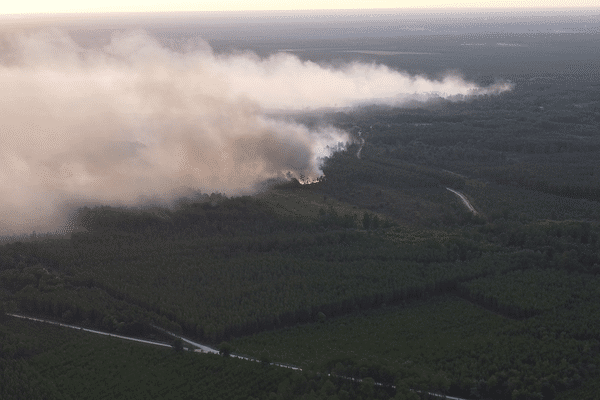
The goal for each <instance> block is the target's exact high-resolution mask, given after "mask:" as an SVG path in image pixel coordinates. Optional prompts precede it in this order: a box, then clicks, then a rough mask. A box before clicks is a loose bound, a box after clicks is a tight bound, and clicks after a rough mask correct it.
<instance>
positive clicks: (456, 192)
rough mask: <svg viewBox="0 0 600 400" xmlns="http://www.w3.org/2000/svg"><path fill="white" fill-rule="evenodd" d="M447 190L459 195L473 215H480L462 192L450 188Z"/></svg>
mask: <svg viewBox="0 0 600 400" xmlns="http://www.w3.org/2000/svg"><path fill="white" fill-rule="evenodd" d="M446 189H448V190H449V191H451V192H452V193H454V194H455V195H457V196H458V197H459V198H460V199H461V200H462V202H463V203H464V205H465V206H467V208H468V209H469V210H470V211H471V212H472V213H473V215H477V214H478V213H477V211H476V210H475V208H473V206H472V205H471V203H469V200H468V199H467V198H466V196H465V195H464V194H462V193H461V192H459V191H457V190H454V189H450V188H449V187H447V188H446Z"/></svg>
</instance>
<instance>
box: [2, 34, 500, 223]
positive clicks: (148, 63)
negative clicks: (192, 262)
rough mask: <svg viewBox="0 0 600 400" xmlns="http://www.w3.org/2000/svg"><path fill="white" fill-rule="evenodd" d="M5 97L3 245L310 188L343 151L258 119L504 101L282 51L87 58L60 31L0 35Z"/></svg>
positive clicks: (155, 47) (119, 50)
mask: <svg viewBox="0 0 600 400" xmlns="http://www.w3.org/2000/svg"><path fill="white" fill-rule="evenodd" d="M0 87H1V88H2V90H1V91H0V187H1V188H2V190H1V192H0V204H1V207H0V221H1V222H0V232H1V233H2V234H12V233H21V232H30V231H32V230H42V231H48V230H52V229H56V228H58V227H60V226H61V224H64V223H65V218H66V215H67V214H68V211H69V210H72V209H73V208H75V207H77V206H81V205H85V204H118V205H136V204H142V203H144V202H148V201H149V200H151V201H155V202H162V203H163V204H168V203H169V202H170V201H172V200H174V199H176V198H178V197H180V196H181V195H182V194H186V193H188V192H190V191H192V190H201V191H203V192H214V191H218V192H222V193H226V194H239V193H250V192H252V190H253V188H254V187H255V186H256V184H257V183H258V182H261V181H264V180H265V179H269V178H276V177H283V176H286V175H289V174H290V173H291V174H292V175H296V176H298V175H300V174H303V175H305V176H309V177H315V176H318V175H319V172H320V171H319V157H322V156H326V155H328V154H329V153H330V152H331V151H333V150H331V149H335V148H339V144H340V143H347V142H349V141H350V136H349V135H348V134H347V133H346V132H343V131H341V130H339V129H336V128H334V127H323V128H319V129H309V128H307V127H305V126H303V125H299V124H295V123H290V122H283V121H281V120H277V119H274V118H272V117H268V116H267V115H266V114H265V112H266V110H268V111H269V112H273V111H276V110H286V111H289V110H307V109H308V110H314V109H319V108H324V107H351V106H360V105H362V104H374V103H375V104H378V103H381V104H388V105H396V106H402V104H403V102H406V101H409V100H427V99H429V98H431V97H442V98H451V99H455V98H464V96H467V97H468V96H476V95H481V94H488V93H489V94H494V93H500V92H502V91H505V90H510V86H508V85H506V84H498V85H494V86H490V87H486V88H481V87H479V86H477V85H475V84H473V83H470V82H466V81H464V80H463V79H462V78H460V77H455V76H448V77H446V78H445V79H443V80H441V81H435V80H428V79H426V78H424V77H415V76H410V75H408V74H406V73H402V72H398V71H394V70H391V69H389V68H388V67H385V66H383V65H367V64H360V63H353V64H349V65H347V66H345V67H343V68H332V67H323V66H320V65H317V64H315V63H311V62H307V61H301V60H300V59H298V58H297V57H295V56H293V55H291V54H286V53H279V54H277V55H274V56H272V57H269V58H266V59H261V58H259V57H257V56H256V55H253V54H249V53H247V54H238V55H217V54H214V53H213V51H212V49H211V48H210V46H209V45H208V44H207V43H206V42H203V41H200V40H197V41H195V42H194V43H191V44H190V45H189V46H188V49H187V50H186V51H184V52H175V51H173V50H170V49H168V48H165V47H162V46H161V45H160V44H159V43H158V42H157V41H156V40H154V39H153V38H152V37H150V36H149V35H148V34H147V33H146V32H143V31H135V32H129V33H126V34H120V35H114V36H113V38H112V40H111V42H110V43H109V44H108V45H106V46H104V47H103V48H100V49H88V48H82V47H80V46H78V45H77V44H76V43H75V42H74V41H73V40H72V38H71V37H70V36H69V35H67V34H66V33H64V32H62V31H60V30H55V29H49V30H42V31H37V32H28V33H25V32H21V33H10V34H3V35H1V36H0Z"/></svg>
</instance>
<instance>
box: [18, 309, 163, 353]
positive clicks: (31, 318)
mask: <svg viewBox="0 0 600 400" xmlns="http://www.w3.org/2000/svg"><path fill="white" fill-rule="evenodd" d="M6 315H10V316H11V317H15V318H21V319H26V320H29V321H36V322H44V323H46V324H51V325H56V326H62V327H63V328H70V329H76V330H78V331H83V332H90V333H96V334H98V335H103V336H110V337H114V338H118V339H124V340H131V341H133V342H139V343H146V344H152V345H154V346H161V347H173V346H172V345H171V344H169V343H163V342H155V341H153V340H145V339H137V338H132V337H129V336H123V335H115V334H114V333H108V332H102V331H97V330H95V329H88V328H82V327H80V326H75V325H69V324H63V323H60V322H55V321H49V320H47V319H41V318H34V317H27V316H25V315H18V314H10V313H6Z"/></svg>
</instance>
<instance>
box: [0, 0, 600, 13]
mask: <svg viewBox="0 0 600 400" xmlns="http://www.w3.org/2000/svg"><path fill="white" fill-rule="evenodd" d="M599 6H600V0H569V1H566V0H542V1H540V0H480V1H473V0H419V1H418V2H417V1H414V0H369V1H365V0H326V1H324V0H252V1H249V0H226V1H223V0H195V1H165V0H160V1H159V0H102V1H99V0H91V1H82V0H53V1H47V0H21V1H6V2H3V4H2V5H0V14H37V13H81V12H83V13H86V12H101V13H104V12H168V11H241V10H324V9H373V8H404V9H408V8H502V9H515V8H537V7H543V8H545V9H548V8H566V7H569V8H578V7H588V8H589V7H591V8H596V7H599Z"/></svg>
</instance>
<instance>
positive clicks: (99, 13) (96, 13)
mask: <svg viewBox="0 0 600 400" xmlns="http://www.w3.org/2000/svg"><path fill="white" fill-rule="evenodd" d="M560 11H563V12H564V11H567V12H568V11H575V12H577V11H579V12H600V6H597V7H589V6H567V7H519V8H499V7H445V6H444V7H441V6H440V7H422V8H406V7H396V8H339V9H336V8H319V9H288V10H218V11H216V10H208V11H206V10H197V11H189V10H169V11H73V12H56V13H54V12H40V13H35V12H30V13H2V14H0V19H3V18H19V17H82V16H90V17H91V16H94V17H101V16H143V15H176V14H186V15H190V14H196V15H200V14H203V15H227V14H229V15H232V14H233V15H235V14H248V13H250V14H262V15H268V14H274V15H280V14H294V15H298V14H310V15H318V14H326V13H331V12H336V13H345V14H360V13H364V12H370V13H378V14H382V13H385V14H388V15H389V14H397V13H412V14H418V13H425V12H438V13H439V12H442V13H461V12H467V13H478V12H497V13H506V14H520V13H527V12H543V13H547V12H560Z"/></svg>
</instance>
